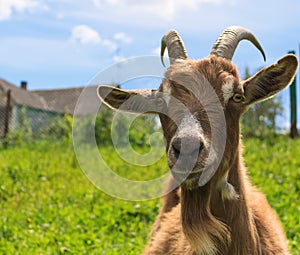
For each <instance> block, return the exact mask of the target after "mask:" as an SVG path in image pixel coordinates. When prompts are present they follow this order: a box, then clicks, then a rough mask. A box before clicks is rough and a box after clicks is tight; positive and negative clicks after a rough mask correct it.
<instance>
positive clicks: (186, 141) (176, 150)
mask: <svg viewBox="0 0 300 255" xmlns="http://www.w3.org/2000/svg"><path fill="white" fill-rule="evenodd" d="M204 147H205V146H204V142H203V141H202V139H199V138H198V137H192V136H187V137H175V138H174V139H173V141H172V143H171V148H172V151H173V155H174V156H175V158H176V159H178V158H179V156H180V153H182V154H183V155H185V156H188V155H190V156H193V157H194V156H196V157H198V156H199V155H200V154H201V152H202V151H203V149H204Z"/></svg>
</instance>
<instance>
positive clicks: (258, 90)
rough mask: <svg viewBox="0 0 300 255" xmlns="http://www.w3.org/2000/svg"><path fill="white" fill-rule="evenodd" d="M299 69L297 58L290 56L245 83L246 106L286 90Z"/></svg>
mask: <svg viewBox="0 0 300 255" xmlns="http://www.w3.org/2000/svg"><path fill="white" fill-rule="evenodd" d="M297 69H298V60H297V58H296V57H295V56H294V55H292V54H288V55H286V56H284V57H283V58H281V59H280V60H278V62H277V63H276V64H273V65H270V66H268V67H266V68H264V69H262V70H261V71H259V72H258V73H256V74H255V75H254V76H252V77H250V78H249V79H247V80H246V81H244V82H243V87H244V93H245V98H246V100H245V105H251V104H254V103H257V102H260V101H263V100H266V99H268V98H270V97H272V96H274V95H275V94H277V93H278V92H279V91H281V90H283V89H284V88H286V87H287V86H288V85H290V84H291V82H292V81H293V79H294V77H295V75H296V72H297Z"/></svg>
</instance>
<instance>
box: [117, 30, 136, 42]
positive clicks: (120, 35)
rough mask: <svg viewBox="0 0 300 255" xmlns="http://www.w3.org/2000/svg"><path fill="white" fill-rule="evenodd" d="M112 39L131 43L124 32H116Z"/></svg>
mask: <svg viewBox="0 0 300 255" xmlns="http://www.w3.org/2000/svg"><path fill="white" fill-rule="evenodd" d="M114 39H115V40H118V41H121V42H124V43H131V42H132V38H131V37H130V36H128V35H126V34H125V33H122V32H121V33H116V34H114Z"/></svg>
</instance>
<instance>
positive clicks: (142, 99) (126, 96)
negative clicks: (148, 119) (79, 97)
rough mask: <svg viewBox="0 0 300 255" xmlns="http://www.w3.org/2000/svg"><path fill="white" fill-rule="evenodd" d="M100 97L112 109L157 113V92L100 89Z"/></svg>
mask: <svg viewBox="0 0 300 255" xmlns="http://www.w3.org/2000/svg"><path fill="white" fill-rule="evenodd" d="M97 92H98V97H99V98H100V99H101V101H102V102H103V103H104V104H106V105H107V106H108V107H110V108H112V109H118V110H121V111H127V112H132V113H157V112H159V109H158V106H159V105H158V104H156V101H157V100H156V94H157V91H156V90H150V89H149V90H146V89H145V90H123V89H119V88H115V87H111V86H105V85H101V86H99V87H98V90H97Z"/></svg>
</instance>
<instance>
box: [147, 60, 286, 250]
mask: <svg viewBox="0 0 300 255" xmlns="http://www.w3.org/2000/svg"><path fill="white" fill-rule="evenodd" d="M193 70H194V71H195V72H201V74H202V75H203V76H204V77H205V78H206V79H207V80H208V81H209V83H210V84H211V85H212V86H213V87H214V90H215V91H216V93H217V95H218V97H219V98H220V101H221V102H222V93H221V88H222V85H223V84H224V83H225V82H226V81H227V80H228V79H231V80H233V81H234V90H235V91H239V92H241V93H243V87H242V86H241V82H240V80H239V76H238V72H237V70H236V68H235V66H234V65H232V64H231V62H230V61H227V60H224V59H221V58H217V57H215V56H210V57H209V58H206V59H203V60H200V61H198V62H197V61H179V62H178V63H175V64H174V65H173V66H171V67H170V68H169V70H168V71H167V73H166V78H167V80H165V81H164V82H163V84H162V85H161V87H160V91H163V88H164V86H171V88H172V91H173V93H174V94H173V93H172V96H174V97H176V98H178V100H180V101H181V102H183V104H185V105H186V106H187V107H188V108H189V109H191V110H192V111H193V109H195V111H197V110H198V111H199V109H201V107H202V106H201V105H200V104H199V102H198V101H197V99H195V98H194V97H193V95H191V94H190V93H189V92H188V91H186V90H184V89H183V88H180V87H179V86H178V84H175V83H173V82H172V80H178V79H176V75H178V74H182V73H185V74H186V76H189V77H190V78H189V79H193V78H191V76H192V75H193ZM186 76H185V77H186ZM195 80H197V78H195ZM191 84H193V82H192V83H191ZM190 86H193V85H190ZM199 89H200V88H199V87H197V88H192V90H193V92H194V93H197V91H199ZM199 93H200V92H199ZM223 106H224V103H223ZM245 110H246V106H240V105H237V104H235V103H232V102H229V104H228V106H226V107H225V106H224V114H225V118H226V122H227V139H226V147H225V153H224V155H223V158H222V161H221V163H220V166H219V168H218V170H217V172H216V173H215V175H214V176H213V178H212V179H211V180H210V182H209V183H207V184H206V185H205V186H203V187H197V188H193V189H188V188H186V187H185V185H184V184H183V185H182V186H181V188H178V189H176V190H174V191H172V192H171V193H170V194H168V195H167V196H166V197H165V198H164V199H163V206H162V208H161V211H160V214H159V216H158V218H157V220H156V222H155V224H154V227H153V231H152V233H151V240H150V242H149V244H148V246H147V247H146V249H145V251H144V254H145V255H149V254H154V255H160V254H161V255H171V254H172V255H176V254H178V255H179V254H186V255H196V254H197V255H200V254H203V255H217V254H218V255H219V254H220V255H221V254H223V255H227V254H228V255H250V254H251V255H259V254H260V252H261V254H263V255H275V254H276V255H278V254H281V255H287V254H289V253H288V249H287V241H286V238H285V235H284V233H283V230H282V227H281V224H280V221H279V219H278V217H277V215H276V214H275V212H274V211H273V210H272V209H271V207H270V206H269V204H268V202H267V200H266V198H265V196H264V195H263V194H262V193H260V192H259V191H258V190H256V189H255V188H254V187H253V186H252V185H251V183H250V181H249V180H248V177H247V174H246V170H245V166H244V161H243V158H242V146H241V141H240V131H239V130H240V127H239V119H240V116H241V115H242V113H243V112H244V111H245ZM170 111H174V113H169V114H174V115H176V114H177V115H178V113H179V115H180V109H170ZM160 117H161V122H162V126H163V129H164V134H165V138H166V140H167V150H168V148H169V146H170V143H171V140H172V137H173V136H174V135H175V132H176V125H174V123H172V122H171V121H170V120H169V119H168V118H167V117H165V116H160ZM177 117H178V118H180V116H177ZM175 118H176V116H175ZM201 121H202V119H201ZM215 121H217V120H215ZM201 124H202V122H201ZM209 124H210V125H213V124H211V123H209ZM208 126H209V125H208ZM204 132H206V133H209V132H210V128H209V127H207V128H206V127H205V125H204ZM208 137H209V136H208ZM199 160H201V159H199ZM226 174H227V175H228V183H230V184H231V185H232V186H233V188H234V190H235V192H236V194H237V196H235V197H233V198H232V199H224V197H223V196H222V190H218V189H217V188H216V187H218V185H219V182H220V180H221V179H222V178H223V177H224V176H225V175H226ZM173 182H174V180H173V179H171V180H170V183H173Z"/></svg>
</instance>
